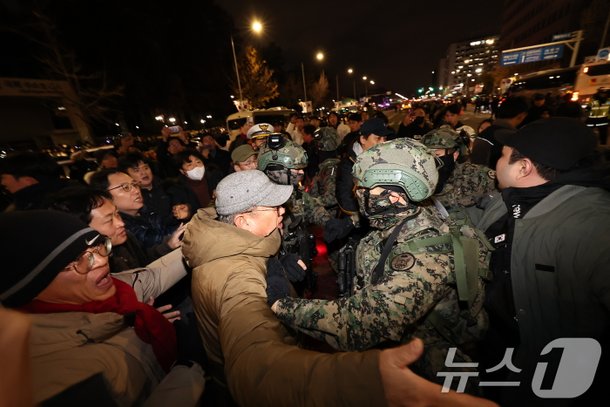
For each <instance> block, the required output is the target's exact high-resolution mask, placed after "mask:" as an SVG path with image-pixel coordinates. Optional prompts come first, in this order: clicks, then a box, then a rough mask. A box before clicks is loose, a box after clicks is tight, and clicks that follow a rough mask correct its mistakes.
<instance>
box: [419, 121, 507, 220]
mask: <svg viewBox="0 0 610 407" xmlns="http://www.w3.org/2000/svg"><path fill="white" fill-rule="evenodd" d="M421 143H422V144H424V145H425V146H426V147H428V148H430V149H432V150H445V153H446V156H447V158H448V157H449V156H450V155H451V154H453V151H458V152H460V155H463V154H464V144H463V142H462V139H461V138H460V136H459V134H458V133H457V132H456V131H455V130H453V129H451V127H449V126H441V127H439V128H438V129H434V130H432V131H430V132H428V133H426V134H425V135H423V136H422V138H421ZM458 157H459V156H458ZM496 191H497V189H496V172H495V171H494V170H492V169H489V168H487V167H485V166H483V165H479V164H473V163H471V162H465V163H459V162H458V163H456V164H455V168H453V170H452V172H451V175H450V176H449V178H448V179H447V181H446V182H445V184H444V186H443V189H442V190H441V191H440V192H437V193H435V194H434V199H435V200H436V201H438V202H440V203H441V204H443V206H445V207H446V208H451V207H455V206H456V205H461V206H471V205H474V204H476V203H477V200H478V198H480V197H482V196H485V195H489V194H491V193H493V192H496Z"/></svg>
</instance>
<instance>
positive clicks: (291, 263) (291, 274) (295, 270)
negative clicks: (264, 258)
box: [280, 253, 307, 283]
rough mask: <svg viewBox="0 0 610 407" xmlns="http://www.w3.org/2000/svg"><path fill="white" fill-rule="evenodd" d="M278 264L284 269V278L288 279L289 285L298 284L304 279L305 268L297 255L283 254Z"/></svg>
mask: <svg viewBox="0 0 610 407" xmlns="http://www.w3.org/2000/svg"><path fill="white" fill-rule="evenodd" d="M280 263H281V264H282V266H283V267H284V271H285V272H286V277H288V280H290V282H291V283H298V282H299V281H303V280H304V279H305V270H307V267H306V266H305V263H303V260H301V258H300V257H299V256H298V255H296V254H294V253H289V254H285V255H283V256H282V257H280Z"/></svg>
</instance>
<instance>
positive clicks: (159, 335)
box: [21, 279, 177, 372]
mask: <svg viewBox="0 0 610 407" xmlns="http://www.w3.org/2000/svg"><path fill="white" fill-rule="evenodd" d="M113 280H114V286H115V287H116V293H115V294H114V295H113V296H112V297H110V298H108V299H107V300H104V301H91V302H87V303H84V304H78V305H75V304H54V303H49V302H44V301H38V300H33V301H32V302H30V303H29V304H26V305H24V306H23V307H21V309H22V310H23V311H25V312H29V313H32V314H51V313H55V312H91V313H93V314H99V313H102V312H116V313H117V314H121V315H125V314H129V313H135V315H136V318H135V323H134V329H135V331H136V335H138V338H140V339H141V340H143V341H144V342H146V343H149V344H150V345H151V346H152V348H153V352H154V353H155V356H156V357H157V360H158V361H159V364H160V365H161V366H162V367H163V369H165V371H166V372H167V371H169V369H170V367H171V365H172V363H174V361H175V360H176V352H177V342H176V331H175V329H174V326H173V325H172V324H171V323H170V322H169V321H168V320H167V319H166V318H165V317H164V316H163V315H162V314H161V313H160V312H159V311H157V310H156V309H155V308H153V307H151V306H150V305H148V304H145V303H143V302H140V301H138V299H137V297H136V293H135V292H134V291H133V288H131V287H130V286H129V285H128V284H126V283H124V282H122V281H120V280H117V279H113Z"/></svg>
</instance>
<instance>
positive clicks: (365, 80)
mask: <svg viewBox="0 0 610 407" xmlns="http://www.w3.org/2000/svg"><path fill="white" fill-rule="evenodd" d="M368 79H369V78H367V77H366V75H365V76H363V77H362V80H363V81H364V97H365V98H366V97H368V96H369V86H368V82H367V80H368Z"/></svg>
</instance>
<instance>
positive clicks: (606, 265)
mask: <svg viewBox="0 0 610 407" xmlns="http://www.w3.org/2000/svg"><path fill="white" fill-rule="evenodd" d="M463 111H464V106H463V105H462V104H460V103H456V104H450V105H438V104H436V103H435V104H433V105H430V104H426V103H422V104H419V105H414V106H413V107H412V108H411V109H410V111H408V112H407V114H406V115H405V117H404V120H403V121H402V122H401V123H400V125H399V126H398V128H396V129H393V128H391V127H389V124H388V118H387V117H386V116H385V115H384V114H383V112H371V111H360V112H353V113H350V114H349V115H348V116H347V117H343V118H342V117H340V116H339V115H338V114H337V113H335V112H332V113H331V114H329V115H328V116H326V117H303V116H302V115H299V114H294V115H293V116H292V117H290V119H289V121H288V122H287V123H252V122H250V121H247V120H246V121H245V122H244V124H243V126H242V127H241V129H240V134H239V135H238V136H237V137H236V138H235V139H234V140H231V142H230V143H229V144H228V145H225V144H224V143H221V142H220V140H219V139H218V138H215V137H214V136H213V135H204V136H203V137H201V140H200V141H199V142H198V143H193V142H192V140H191V139H190V138H189V136H188V133H187V132H185V131H183V130H182V129H180V128H178V129H173V128H169V127H163V128H162V129H161V134H160V136H159V138H158V143H157V144H156V145H155V146H154V147H153V148H149V149H143V148H142V146H138V145H137V143H136V142H135V140H134V138H133V136H132V135H126V136H125V137H122V138H121V140H120V143H119V144H118V145H117V146H116V148H115V149H112V150H109V149H103V150H99V152H98V155H97V156H96V161H95V162H92V161H89V160H85V162H83V160H75V163H74V164H73V166H72V168H71V170H70V177H69V178H68V177H66V176H65V173H64V172H63V171H62V169H61V168H60V167H59V166H58V164H57V163H56V161H55V160H54V159H53V158H51V157H50V156H49V155H48V154H45V153H41V152H35V151H24V152H17V153H13V154H10V155H8V156H7V157H5V158H3V159H2V160H1V161H0V176H1V185H2V187H3V188H4V189H5V192H6V193H7V194H8V195H7V196H8V197H9V199H8V200H7V202H6V205H4V206H5V208H4V213H2V214H0V231H1V232H0V253H1V255H2V258H3V259H8V264H7V267H6V270H5V271H4V272H3V273H2V275H1V276H0V302H1V304H2V307H0V320H2V321H3V326H4V327H5V328H3V330H2V332H1V333H0V344H4V346H2V350H0V352H3V360H5V361H8V363H9V364H11V366H8V367H7V369H8V370H9V371H11V372H15V376H13V377H11V378H10V380H8V379H7V380H6V381H4V380H2V381H0V382H2V383H3V384H0V388H2V396H0V397H2V398H4V399H5V400H7V403H9V404H13V405H30V404H31V403H35V404H39V403H64V404H66V403H67V404H68V405H71V404H76V403H79V402H84V403H95V404H96V405H126V406H127V405H147V406H156V405H166V404H168V403H174V404H176V403H177V404H178V405H185V406H188V405H193V406H196V405H218V406H232V405H240V406H262V405H265V406H266V405H287V406H288V405H290V406H297V405H382V404H387V405H391V406H399V405H401V406H403V405H407V406H408V405H412V406H423V405H427V406H492V405H496V404H495V403H498V404H500V405H503V406H517V405H547V404H548V405H554V406H555V405H562V406H563V405H566V406H568V405H589V404H590V403H592V401H591V400H595V398H596V397H599V395H600V394H601V392H602V391H603V385H604V383H605V382H604V380H605V379H606V378H608V377H609V376H608V375H609V373H610V363H608V362H609V361H608V352H607V351H608V350H609V349H610V347H608V345H609V343H608V341H609V340H610V319H609V315H610V295H609V294H608V293H610V279H609V278H608V276H609V275H610V250H609V249H610V242H609V240H608V237H607V231H608V230H609V229H610V194H609V191H610V184H609V183H608V181H609V177H608V176H609V171H608V168H609V167H608V164H607V162H606V159H605V155H604V153H603V151H602V150H601V149H600V147H599V145H598V140H597V138H596V136H595V135H594V133H593V132H592V131H591V130H590V129H589V128H587V126H586V125H585V124H584V123H583V120H581V119H582V118H575V117H574V115H573V114H571V113H570V111H569V110H565V112H563V111H561V110H557V111H554V112H553V115H550V114H548V111H544V109H541V108H540V105H539V104H538V105H537V104H536V101H534V103H529V101H527V100H525V99H523V98H518V97H513V98H507V99H506V100H504V101H502V103H501V104H499V106H498V107H497V108H496V109H495V111H494V115H493V117H492V118H490V119H486V120H483V121H481V123H480V125H479V126H477V129H474V128H473V127H471V126H468V125H465V124H464V123H463V122H462V120H461V119H462V115H463ZM544 112H546V113H544ZM562 112H563V113H562ZM314 230H321V231H322V232H323V233H322V235H321V236H316V235H315V234H314V233H313V231H314ZM320 239H322V240H323V242H320V241H319V240H320ZM321 243H323V244H324V245H325V247H326V249H327V256H328V261H329V264H330V267H331V269H332V271H333V273H335V274H336V279H337V290H336V292H335V293H334V295H333V296H332V298H318V297H317V296H316V294H317V277H318V276H317V273H316V263H315V262H314V261H313V260H314V258H315V257H316V255H317V252H318V250H319V247H320V244H321ZM14 311H18V312H14ZM24 314H25V315H27V319H25V320H24V319H23V315H24ZM562 338H572V339H574V338H576V339H579V338H580V339H588V340H589V341H592V342H587V344H588V345H587V346H588V347H591V346H598V347H599V348H600V349H601V350H602V352H601V357H600V356H599V355H598V360H597V361H595V362H599V363H598V364H595V363H593V362H591V363H592V364H593V369H594V371H593V374H592V375H589V376H587V375H586V374H578V376H576V375H573V376H570V377H571V380H572V381H581V382H582V381H586V380H588V379H587V377H590V381H589V383H585V384H586V385H582V386H581V390H582V391H580V392H578V391H579V390H578V389H577V390H574V392H575V393H573V394H568V395H565V392H566V391H567V390H566V389H565V388H563V389H562V391H563V392H564V393H562V392H561V391H559V390H557V392H556V393H553V394H551V395H550V396H549V397H544V396H541V394H542V393H543V392H542V391H540V390H544V391H548V389H547V388H545V389H542V388H541V386H542V385H541V380H542V379H541V378H540V372H539V369H540V365H541V364H544V363H548V365H549V366H553V367H556V368H557V369H561V368H562V366H563V365H562V363H561V362H562V360H563V359H562V358H563V357H564V356H562V355H565V354H568V353H569V352H571V351H574V350H573V349H568V348H567V347H564V348H562V349H563V350H564V352H563V353H561V352H555V353H552V354H550V356H549V349H548V347H549V346H551V347H552V343H553V341H555V340H558V339H562ZM312 341H314V342H312ZM26 343H29V346H26V345H24V344H26ZM312 343H319V344H320V345H319V346H312ZM592 343H593V345H591V344H592ZM595 344H596V345H595ZM11 345H14V348H13V347H12V346H11ZM566 346H567V345H566ZM12 349H15V352H14V353H15V354H11V352H12ZM4 353H7V354H6V355H4ZM544 355H547V356H546V357H544ZM4 356H6V358H4ZM565 357H566V358H567V356H565ZM549 361H550V363H549ZM13 365H14V366H13ZM545 366H546V365H545ZM564 368H565V367H564ZM595 368H597V370H596V371H595ZM543 373H544V372H543ZM562 373H564V374H567V373H565V372H562ZM465 377H466V378H468V380H463V379H464V378H465ZM557 377H560V375H559V373H557ZM561 377H563V376H561ZM448 378H449V379H448ZM451 378H460V379H459V385H458V380H453V381H452V380H451ZM516 382H518V383H520V384H519V385H516V386H515V385H510V384H506V383H516ZM490 383H491V384H490ZM6 386H10V387H6ZM551 388H553V389H555V386H554V385H552V386H551ZM572 388H574V387H572ZM582 388H584V390H583V389H582ZM456 390H458V391H456ZM587 390H588V391H587ZM576 393H578V394H576ZM15 400H16V402H15ZM14 403H17V404H14ZM19 403H21V404H19ZM7 405H8V404H7Z"/></svg>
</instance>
